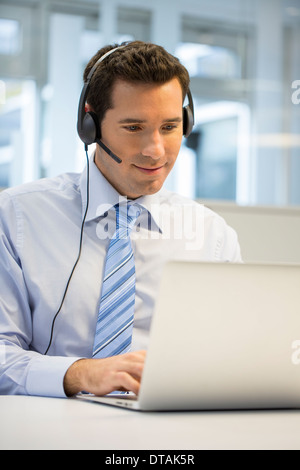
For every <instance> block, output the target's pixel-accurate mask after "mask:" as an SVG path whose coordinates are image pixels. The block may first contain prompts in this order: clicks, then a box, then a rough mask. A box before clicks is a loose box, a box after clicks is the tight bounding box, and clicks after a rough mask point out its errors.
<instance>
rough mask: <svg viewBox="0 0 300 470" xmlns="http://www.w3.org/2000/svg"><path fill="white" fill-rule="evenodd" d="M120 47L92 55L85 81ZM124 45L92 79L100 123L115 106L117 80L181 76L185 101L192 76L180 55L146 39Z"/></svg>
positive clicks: (152, 80)
mask: <svg viewBox="0 0 300 470" xmlns="http://www.w3.org/2000/svg"><path fill="white" fill-rule="evenodd" d="M118 46H119V45H118V44H114V45H109V46H105V47H103V48H102V49H100V50H99V51H98V52H97V53H96V54H95V55H94V57H92V59H91V60H90V61H89V63H88V64H87V66H86V68H85V71H84V74H83V78H84V81H86V79H87V77H88V74H89V72H90V71H91V69H92V67H93V66H94V65H95V63H96V62H97V60H99V59H100V57H102V56H103V55H104V54H106V53H107V52H108V51H110V50H111V49H114V48H116V47H118ZM121 46H123V47H122V48H120V49H117V50H116V51H114V52H113V53H112V54H110V55H109V56H108V57H106V58H105V59H104V60H103V62H100V63H99V65H98V66H97V69H96V70H95V72H94V74H93V77H92V79H91V82H90V88H89V92H88V96H87V102H88V104H89V105H90V106H91V107H92V109H93V111H94V112H95V113H96V114H97V116H98V119H99V123H101V121H102V119H103V118H104V115H105V113H106V111H107V110H108V109H110V108H112V101H111V95H112V89H113V85H114V83H115V82H116V81H117V80H124V81H127V82H143V83H156V84H162V83H166V82H168V81H170V80H172V79H173V78H177V79H178V81H179V83H180V85H181V88H182V96H183V101H184V99H185V96H186V94H187V91H188V88H189V82H190V78H189V74H188V71H187V70H186V68H185V67H184V66H183V65H182V64H181V63H180V62H179V60H178V59H177V58H176V57H174V56H173V55H172V54H170V53H168V52H167V51H166V50H165V49H164V48H163V47H161V46H158V45H156V44H151V43H145V42H142V41H133V42H128V43H122V44H121Z"/></svg>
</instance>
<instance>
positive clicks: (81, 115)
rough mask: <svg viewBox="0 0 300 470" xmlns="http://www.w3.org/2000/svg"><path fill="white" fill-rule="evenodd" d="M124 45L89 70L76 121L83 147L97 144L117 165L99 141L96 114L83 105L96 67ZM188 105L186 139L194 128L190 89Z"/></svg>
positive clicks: (184, 108)
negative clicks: (86, 109)
mask: <svg viewBox="0 0 300 470" xmlns="http://www.w3.org/2000/svg"><path fill="white" fill-rule="evenodd" d="M124 47H126V45H121V46H118V47H115V48H114V49H111V50H109V51H108V52H106V54H104V55H103V56H102V57H100V59H98V60H97V62H96V63H95V64H94V66H93V67H92V69H91V70H90V72H89V74H88V76H87V79H86V81H85V82H84V86H83V89H82V92H81V95H80V100H79V105H78V119H77V132H78V135H79V137H80V139H81V140H82V141H83V143H84V144H85V146H88V145H90V144H93V143H97V144H99V145H100V147H101V148H102V149H103V150H104V151H105V152H106V153H107V154H108V155H109V156H110V157H111V158H112V159H113V160H115V161H116V162H117V163H121V162H122V160H121V158H119V157H118V156H117V155H115V154H114V153H113V152H112V151H111V150H110V149H109V148H108V147H107V146H106V145H105V144H104V143H103V142H102V141H101V129H100V124H99V121H98V117H97V115H96V113H94V112H92V111H88V112H86V111H85V104H86V100H87V96H88V92H89V88H90V82H91V79H92V77H93V75H94V73H95V71H96V69H97V67H98V65H99V64H100V63H101V62H102V61H103V60H105V59H106V57H108V56H109V55H110V54H112V53H113V52H115V51H117V50H120V49H123V48H124ZM187 99H188V104H187V105H186V106H184V107H183V111H182V112H183V135H184V136H185V137H188V136H189V135H190V134H191V132H192V129H193V126H194V104H193V98H192V94H191V91H190V89H188V91H187Z"/></svg>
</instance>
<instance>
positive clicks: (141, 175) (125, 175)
mask: <svg viewBox="0 0 300 470" xmlns="http://www.w3.org/2000/svg"><path fill="white" fill-rule="evenodd" d="M112 104H113V106H112V108H111V109H109V110H108V111H107V112H106V114H105V116H104V119H103V121H102V123H101V135H102V139H101V140H102V141H103V143H104V144H105V145H107V146H108V147H109V148H110V149H111V150H112V152H114V153H115V154H116V155H117V156H118V157H120V158H121V159H122V163H120V164H118V163H116V162H115V161H114V160H113V159H112V158H111V157H110V156H108V155H107V153H106V152H105V151H104V150H102V149H101V148H100V147H99V145H97V148H96V154H95V163H96V165H97V167H98V168H99V169H100V171H101V172H102V173H103V174H104V176H105V177H106V178H107V180H108V181H109V182H110V183H111V184H112V186H113V187H114V188H115V189H116V190H117V191H118V192H119V193H120V194H121V195H123V196H127V197H128V198H130V199H136V198H138V197H139V196H142V195H149V194H154V193H156V192H157V191H159V189H160V188H161V187H162V185H163V183H164V181H165V179H166V177H167V176H168V174H169V173H170V171H171V169H172V168H173V165H174V163H175V161H176V158H177V155H178V152H179V149H180V145H181V140H182V89H181V86H180V83H179V81H178V80H177V79H176V78H174V79H173V80H171V81H169V82H167V83H164V84H162V85H157V84H144V83H137V84H133V83H129V82H125V81H121V80H118V81H117V82H116V83H115V85H114V88H113V91H112Z"/></svg>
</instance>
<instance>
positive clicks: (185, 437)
mask: <svg viewBox="0 0 300 470" xmlns="http://www.w3.org/2000/svg"><path fill="white" fill-rule="evenodd" d="M0 449H1V450H5V449H6V450H9V449H12V450H15V449H33V450H39V449H105V450H115V449H120V450H121V449H122V450H140V449H146V450H177V449H178V450H179V449H181V450H201V449H206V450H208V449H300V410H296V411H292V410H291V411H281V410H280V411H233V412H228V411H224V412H174V413H173V412H165V413H164V412H157V413H153V412H144V413H141V412H136V411H131V410H125V409H118V408H113V407H109V406H106V405H99V404H93V403H85V402H81V401H79V400H75V399H55V398H40V397H25V396H0Z"/></svg>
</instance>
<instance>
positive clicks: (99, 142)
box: [95, 138, 122, 163]
mask: <svg viewBox="0 0 300 470" xmlns="http://www.w3.org/2000/svg"><path fill="white" fill-rule="evenodd" d="M95 142H96V144H98V145H100V147H101V148H102V149H103V150H104V151H105V152H106V153H107V154H108V155H109V156H110V157H111V158H113V160H115V162H117V163H122V160H121V158H119V157H118V156H117V155H116V154H115V153H113V152H112V151H111V150H110V149H109V148H108V147H107V146H106V145H105V144H104V143H103V142H102V140H100V139H98V138H96V139H95Z"/></svg>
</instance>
